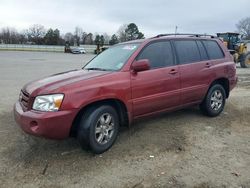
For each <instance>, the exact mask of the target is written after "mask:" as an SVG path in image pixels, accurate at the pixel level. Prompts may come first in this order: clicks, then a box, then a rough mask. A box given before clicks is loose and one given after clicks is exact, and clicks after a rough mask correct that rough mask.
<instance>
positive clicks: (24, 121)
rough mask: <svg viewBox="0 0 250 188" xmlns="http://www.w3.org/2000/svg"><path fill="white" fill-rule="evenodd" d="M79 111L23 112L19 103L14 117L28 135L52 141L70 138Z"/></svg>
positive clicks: (15, 108)
mask: <svg viewBox="0 0 250 188" xmlns="http://www.w3.org/2000/svg"><path fill="white" fill-rule="evenodd" d="M76 114H77V110H70V111H58V112H38V111H34V110H30V111H26V112H25V111H23V109H22V107H21V105H20V103H19V102H16V104H15V105H14V117H15V120H16V122H17V123H18V124H19V125H20V127H21V128H22V129H23V130H24V131H25V132H26V133H28V134H32V135H35V136H41V137H45V138H52V139H64V138H67V137H69V134H70V129H71V126H72V123H73V121H74V118H75V117H76Z"/></svg>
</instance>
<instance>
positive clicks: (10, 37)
mask: <svg viewBox="0 0 250 188" xmlns="http://www.w3.org/2000/svg"><path fill="white" fill-rule="evenodd" d="M24 39H25V37H24V35H23V34H21V33H18V32H17V30H16V29H15V28H10V27H6V28H3V29H2V30H1V32H0V41H1V42H2V43H5V44H19V43H23V42H25V40H24Z"/></svg>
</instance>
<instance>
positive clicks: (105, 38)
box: [103, 33, 111, 45]
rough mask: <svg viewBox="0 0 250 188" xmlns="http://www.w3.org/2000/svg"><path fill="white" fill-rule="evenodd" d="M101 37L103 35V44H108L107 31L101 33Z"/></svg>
mask: <svg viewBox="0 0 250 188" xmlns="http://www.w3.org/2000/svg"><path fill="white" fill-rule="evenodd" d="M103 37H104V44H105V45H108V44H109V41H110V38H111V37H110V36H109V35H108V34H107V33H103Z"/></svg>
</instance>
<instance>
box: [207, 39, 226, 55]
mask: <svg viewBox="0 0 250 188" xmlns="http://www.w3.org/2000/svg"><path fill="white" fill-rule="evenodd" d="M203 43H204V45H205V47H206V49H207V53H208V56H209V58H210V59H221V58H223V57H224V54H223V52H222V50H221V48H220V47H219V45H218V43H217V42H215V41H211V40H208V41H203Z"/></svg>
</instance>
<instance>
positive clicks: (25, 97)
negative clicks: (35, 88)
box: [19, 90, 30, 111]
mask: <svg viewBox="0 0 250 188" xmlns="http://www.w3.org/2000/svg"><path fill="white" fill-rule="evenodd" d="M29 99H30V96H29V94H28V93H27V92H24V91H22V90H21V92H20V96H19V101H20V103H21V106H22V108H23V110H25V111H26V110H27V109H28V107H29Z"/></svg>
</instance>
